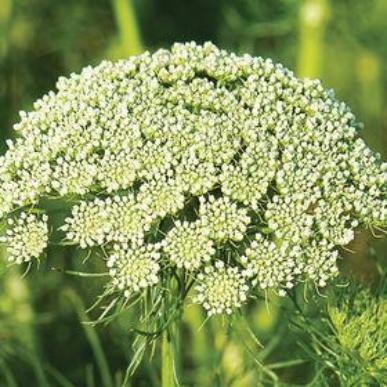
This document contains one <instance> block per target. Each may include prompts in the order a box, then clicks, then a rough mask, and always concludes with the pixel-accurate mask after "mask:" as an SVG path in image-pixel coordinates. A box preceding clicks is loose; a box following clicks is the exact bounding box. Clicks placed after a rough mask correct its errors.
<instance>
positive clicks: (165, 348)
mask: <svg viewBox="0 0 387 387" xmlns="http://www.w3.org/2000/svg"><path fill="white" fill-rule="evenodd" d="M180 324H181V318H180V316H179V317H178V318H176V320H175V321H174V322H173V323H172V324H171V325H170V327H168V328H167V329H165V331H164V332H163V333H162V338H161V387H174V386H176V384H177V383H176V380H177V376H178V371H179V368H180V361H179V360H180V348H179V347H180Z"/></svg>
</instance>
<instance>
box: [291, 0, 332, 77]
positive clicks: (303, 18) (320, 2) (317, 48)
mask: <svg viewBox="0 0 387 387" xmlns="http://www.w3.org/2000/svg"><path fill="white" fill-rule="evenodd" d="M329 9H330V7H329V0H305V1H304V2H303V4H302V6H301V8H300V14H299V49H298V66H297V73H298V75H299V76H301V77H310V78H315V77H319V76H321V71H322V67H323V63H322V62H323V51H324V34H325V27H326V22H327V19H328V16H329Z"/></svg>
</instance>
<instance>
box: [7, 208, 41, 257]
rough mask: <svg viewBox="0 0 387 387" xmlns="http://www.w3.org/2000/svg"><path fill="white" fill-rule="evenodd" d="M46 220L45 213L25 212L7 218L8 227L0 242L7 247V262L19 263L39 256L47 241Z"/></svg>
mask: <svg viewBox="0 0 387 387" xmlns="http://www.w3.org/2000/svg"><path fill="white" fill-rule="evenodd" d="M47 220H48V218H47V215H42V216H38V215H35V214H32V213H30V214H28V213H26V212H21V213H20V214H19V216H18V217H17V218H9V219H8V222H7V223H8V229H7V231H6V234H5V235H4V236H1V237H0V242H1V243H4V244H5V246H6V248H7V258H8V261H9V262H11V263H17V264H20V263H23V262H29V261H31V259H32V258H39V257H40V255H41V254H42V253H43V251H44V249H45V248H46V247H47V243H48V225H47Z"/></svg>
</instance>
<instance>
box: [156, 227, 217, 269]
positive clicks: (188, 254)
mask: <svg viewBox="0 0 387 387" xmlns="http://www.w3.org/2000/svg"><path fill="white" fill-rule="evenodd" d="M162 243H163V245H164V252H165V253H167V254H168V256H169V259H170V260H171V261H172V262H173V263H175V264H176V266H177V267H178V268H182V267H184V268H185V269H186V270H188V271H195V270H197V269H198V268H199V267H200V266H201V265H202V263H203V262H208V261H209V260H210V259H211V257H212V256H213V255H214V254H215V252H216V250H215V246H214V242H213V241H212V240H211V239H210V237H209V235H208V233H206V228H203V227H201V225H200V224H198V222H180V221H177V222H176V224H175V227H174V228H173V229H172V230H171V231H170V232H169V233H168V234H167V236H166V237H165V239H164V240H163V242H162Z"/></svg>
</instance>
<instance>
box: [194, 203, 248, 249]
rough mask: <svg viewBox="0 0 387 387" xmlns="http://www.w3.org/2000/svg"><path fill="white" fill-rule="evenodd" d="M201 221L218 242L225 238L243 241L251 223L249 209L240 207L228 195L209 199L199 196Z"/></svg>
mask: <svg viewBox="0 0 387 387" xmlns="http://www.w3.org/2000/svg"><path fill="white" fill-rule="evenodd" d="M199 200H200V207H199V222H200V223H201V225H202V227H203V228H206V229H207V232H208V234H209V235H210V237H211V238H213V239H214V240H215V241H217V242H222V241H225V240H229V239H231V240H233V241H241V240H242V239H243V237H244V235H245V233H246V230H247V226H248V224H249V223H250V217H249V216H248V213H247V209H246V208H241V207H238V205H237V204H236V203H235V202H232V201H231V199H230V198H228V197H222V198H219V199H216V198H215V197H214V196H212V195H210V196H209V197H208V199H206V198H205V197H203V196H200V197H199Z"/></svg>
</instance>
